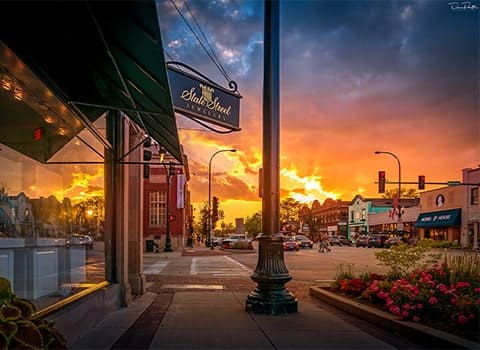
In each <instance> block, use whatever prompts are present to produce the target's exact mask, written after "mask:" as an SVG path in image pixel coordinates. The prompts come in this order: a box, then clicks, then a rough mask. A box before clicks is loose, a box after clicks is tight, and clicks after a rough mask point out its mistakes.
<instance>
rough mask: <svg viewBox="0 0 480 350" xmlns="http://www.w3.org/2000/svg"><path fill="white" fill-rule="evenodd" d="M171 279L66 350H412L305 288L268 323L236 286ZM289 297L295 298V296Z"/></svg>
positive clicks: (155, 279)
mask: <svg viewBox="0 0 480 350" xmlns="http://www.w3.org/2000/svg"><path fill="white" fill-rule="evenodd" d="M224 254H234V253H233V252H225V251H221V250H218V249H215V250H210V249H208V248H204V247H195V249H188V250H185V251H183V252H169V253H163V252H160V253H148V254H145V256H146V257H162V258H168V259H177V258H181V256H182V255H183V256H205V255H224ZM175 277H177V278H173V277H171V276H170V277H169V276H156V275H151V277H150V278H149V281H151V282H149V283H148V285H147V290H149V291H148V292H146V293H145V294H143V295H142V296H140V297H137V298H136V299H134V301H133V302H132V303H131V305H130V306H129V307H127V308H123V309H120V310H118V311H116V312H113V313H111V314H108V315H107V316H106V317H105V319H104V320H103V321H102V322H100V323H99V324H97V325H96V326H95V327H93V328H92V329H90V330H89V331H88V332H87V334H85V335H84V336H83V337H82V338H80V339H77V340H75V341H72V342H69V348H70V349H152V350H155V349H398V348H402V349H403V348H409V349H412V348H414V346H413V345H412V344H411V343H409V341H408V340H406V339H402V336H399V335H398V334H397V331H396V330H395V329H396V327H395V328H394V329H392V330H390V331H385V332H383V331H382V332H383V333H382V334H379V333H380V331H376V329H375V328H373V327H372V326H368V325H367V326H366V325H365V323H362V322H363V321H358V320H359V319H360V318H363V317H362V316H363V315H358V312H354V309H355V308H357V306H356V305H354V304H355V303H352V304H349V305H344V306H341V307H340V306H339V302H340V301H335V302H334V303H332V302H331V301H329V302H328V301H327V303H328V304H332V305H335V307H338V308H339V309H343V310H345V311H346V313H342V312H340V311H338V310H337V309H334V308H333V307H330V306H329V305H328V304H323V303H322V302H316V300H323V301H324V302H325V301H326V300H325V298H324V297H323V296H321V295H320V294H319V293H320V292H319V291H315V290H314V291H313V293H312V289H315V288H314V287H310V288H309V287H308V286H305V288H307V289H310V293H311V295H312V296H313V297H314V299H307V298H299V301H298V312H297V313H294V314H285V315H278V316H270V315H259V314H255V313H251V312H247V311H245V300H246V297H247V295H248V292H246V290H249V291H251V290H252V289H250V286H249V285H247V287H246V288H244V287H245V282H244V281H243V280H241V281H239V280H235V281H234V280H225V279H218V278H216V279H213V278H209V277H202V278H200V279H197V280H196V279H195V278H199V277H195V278H193V277H192V276H180V279H179V278H178V277H179V276H175ZM242 281H243V282H242ZM238 286H239V287H238ZM237 287H238V288H237ZM287 288H289V286H288V285H287ZM289 289H290V288H289ZM294 294H295V295H296V296H297V297H298V296H299V295H298V294H296V293H295V292H294ZM330 299H332V298H331V297H330ZM342 302H343V301H342ZM357 304H358V303H357ZM346 315H347V316H346ZM348 315H350V316H348ZM352 315H355V316H352ZM379 317H384V316H379ZM352 319H354V321H352ZM385 321H387V319H385ZM379 322H380V323H382V322H383V321H382V319H379ZM421 332H422V330H421V329H420V330H419V333H418V334H420V335H419V336H420V337H422V336H423V335H422V333H421ZM425 335H427V333H425ZM433 336H436V335H433ZM416 337H417V336H416ZM432 339H433V338H432ZM392 344H393V345H392ZM462 345H463V344H462ZM462 347H463V348H470V349H472V348H474V349H477V347H476V346H475V345H473V346H469V345H468V344H467V345H466V346H459V347H457V346H455V348H462ZM417 348H419V347H417ZM436 348H438V347H436ZM442 348H451V347H444V346H442Z"/></svg>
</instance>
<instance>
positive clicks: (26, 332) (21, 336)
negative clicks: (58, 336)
mask: <svg viewBox="0 0 480 350" xmlns="http://www.w3.org/2000/svg"><path fill="white" fill-rule="evenodd" d="M17 326H18V330H17V333H15V335H14V336H13V338H14V339H15V340H16V341H17V342H19V343H20V344H21V345H23V346H26V347H29V348H31V349H44V348H45V347H44V345H43V338H42V334H41V333H40V331H39V330H38V329H37V327H35V325H34V324H33V323H32V322H30V321H28V320H24V321H19V322H17Z"/></svg>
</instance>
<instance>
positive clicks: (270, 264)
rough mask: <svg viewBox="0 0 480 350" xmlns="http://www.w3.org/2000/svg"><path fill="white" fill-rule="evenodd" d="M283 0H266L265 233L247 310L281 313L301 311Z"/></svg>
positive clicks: (263, 200) (264, 91) (264, 109)
mask: <svg viewBox="0 0 480 350" xmlns="http://www.w3.org/2000/svg"><path fill="white" fill-rule="evenodd" d="M279 7H280V1H279V0H267V1H266V2H265V34H264V36H265V39H264V45H265V46H264V47H265V49H264V51H265V52H264V73H263V74H264V76H263V79H264V82H263V186H264V187H263V195H262V233H261V234H260V235H259V236H258V242H259V246H258V262H257V267H256V269H255V272H254V273H253V274H252V276H251V278H252V280H253V281H255V282H256V283H257V288H255V290H254V291H252V292H250V294H249V295H248V297H247V300H246V310H247V311H252V312H255V313H262V314H269V315H279V314H285V313H293V312H297V303H298V301H297V298H295V296H294V295H293V294H291V293H290V292H288V290H287V289H286V288H285V284H286V283H287V282H289V281H290V280H291V279H292V276H290V274H289V273H288V270H287V267H286V266H285V261H284V256H283V235H282V234H281V233H280V231H279V228H280V111H279V105H280V103H279V95H280V94H279V90H280V83H279V76H280V74H279V71H280V69H279V68H280V64H279V60H280V58H279V56H280V55H279V48H280V45H279V41H280V40H279V39H280V38H279V36H280V35H279V12H280V9H279Z"/></svg>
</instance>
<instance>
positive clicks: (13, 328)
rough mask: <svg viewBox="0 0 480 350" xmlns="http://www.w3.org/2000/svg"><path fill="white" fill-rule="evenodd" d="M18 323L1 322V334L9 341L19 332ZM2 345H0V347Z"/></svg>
mask: <svg viewBox="0 0 480 350" xmlns="http://www.w3.org/2000/svg"><path fill="white" fill-rule="evenodd" d="M17 329H18V327H17V325H16V324H15V322H2V323H0V335H2V336H4V337H5V339H7V341H9V342H10V338H12V337H13V335H14V334H15V333H16V332H17ZM1 348H2V347H1V346H0V349H1Z"/></svg>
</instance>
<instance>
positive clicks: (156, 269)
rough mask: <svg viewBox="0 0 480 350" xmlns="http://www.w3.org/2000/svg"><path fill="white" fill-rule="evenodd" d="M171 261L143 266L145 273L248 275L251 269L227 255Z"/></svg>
mask: <svg viewBox="0 0 480 350" xmlns="http://www.w3.org/2000/svg"><path fill="white" fill-rule="evenodd" d="M174 265H175V263H174V262H173V261H167V260H160V261H156V262H154V263H153V264H151V265H146V266H144V273H145V274H146V275H153V274H169V273H171V272H174V274H177V273H178V272H180V271H179V270H182V271H181V272H182V273H184V274H190V275H210V276H250V275H251V274H252V270H251V269H249V268H248V267H246V266H245V265H243V264H241V263H239V262H238V261H236V260H235V259H232V258H230V257H229V256H209V257H192V260H191V262H190V264H189V265H188V264H185V265H184V264H182V265H179V266H174Z"/></svg>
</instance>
